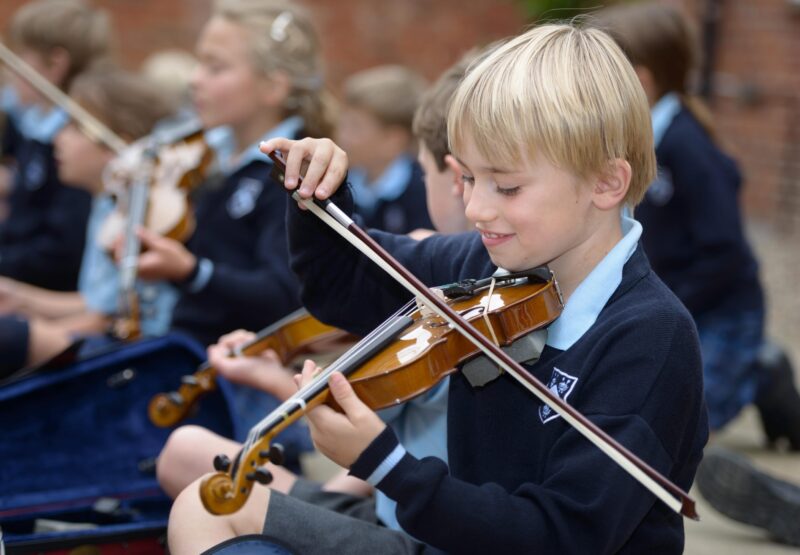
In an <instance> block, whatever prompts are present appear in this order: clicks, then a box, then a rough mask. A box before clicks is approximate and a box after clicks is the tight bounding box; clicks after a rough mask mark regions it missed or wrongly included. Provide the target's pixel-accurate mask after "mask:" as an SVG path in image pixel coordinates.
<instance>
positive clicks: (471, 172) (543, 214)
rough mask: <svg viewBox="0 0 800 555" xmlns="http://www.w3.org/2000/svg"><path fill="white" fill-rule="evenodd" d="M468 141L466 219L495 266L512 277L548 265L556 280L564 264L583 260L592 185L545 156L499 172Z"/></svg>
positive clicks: (591, 222) (590, 227)
mask: <svg viewBox="0 0 800 555" xmlns="http://www.w3.org/2000/svg"><path fill="white" fill-rule="evenodd" d="M466 139H467V140H466V141H465V144H464V146H465V148H464V150H463V152H460V153H458V156H457V158H458V160H459V161H460V162H461V165H462V167H463V172H464V174H463V178H462V180H463V182H464V203H465V205H466V210H465V214H466V216H467V219H468V220H469V221H470V222H472V223H473V224H474V225H475V227H476V228H477V229H478V231H479V232H480V233H481V238H482V240H483V244H484V246H485V247H486V249H487V250H488V251H489V255H490V256H491V258H492V261H493V262H494V263H495V264H496V265H497V266H499V267H501V268H505V269H507V270H510V271H520V270H525V269H529V268H533V267H536V266H540V265H543V264H550V265H551V267H552V268H553V270H554V271H556V273H557V275H558V271H557V267H558V266H559V265H561V263H562V262H564V261H565V259H573V262H574V259H575V258H576V257H577V258H578V259H580V257H581V253H584V254H585V252H586V251H585V249H586V248H588V247H589V246H590V245H591V244H592V235H593V233H594V226H596V225H597V218H596V217H595V211H594V210H593V202H592V201H593V195H592V187H591V186H590V184H589V183H586V182H584V181H583V180H580V179H579V178H578V177H576V176H575V175H574V174H572V173H570V172H567V171H564V170H561V169H559V168H557V167H556V166H554V165H553V164H551V163H550V162H549V161H547V160H546V159H545V158H544V157H543V156H541V155H537V156H536V158H534V159H528V158H527V157H525V156H523V159H522V161H521V162H520V164H519V165H518V166H517V167H497V164H495V163H494V162H493V161H492V160H489V159H486V158H484V157H483V156H482V155H481V154H480V152H479V151H478V149H477V147H476V146H475V144H474V142H473V140H472V138H471V137H469V136H468V137H466ZM573 265H574V264H567V265H566V266H565V267H567V268H572V267H573Z"/></svg>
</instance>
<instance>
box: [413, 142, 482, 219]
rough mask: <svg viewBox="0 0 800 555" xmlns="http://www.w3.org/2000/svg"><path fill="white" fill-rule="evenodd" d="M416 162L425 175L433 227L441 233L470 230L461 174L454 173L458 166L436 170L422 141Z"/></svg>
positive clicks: (429, 212) (434, 163)
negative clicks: (465, 210)
mask: <svg viewBox="0 0 800 555" xmlns="http://www.w3.org/2000/svg"><path fill="white" fill-rule="evenodd" d="M448 157H450V156H449V155H448ZM450 158H452V157H450ZM417 161H418V162H419V165H420V166H421V167H422V171H423V173H424V174H425V195H426V199H427V203H428V214H429V215H430V217H431V221H432V222H433V226H434V227H435V228H436V230H437V231H439V232H440V233H460V232H462V231H467V230H468V229H471V226H470V225H469V222H467V220H466V218H465V217H464V199H463V190H464V188H463V185H462V184H461V175H460V173H456V171H457V170H458V168H457V166H456V168H452V167H450V166H449V165H448V166H446V167H445V169H444V171H441V170H439V166H437V165H436V161H435V160H434V158H433V154H431V151H430V150H428V147H427V146H425V143H423V142H422V141H420V144H419V153H418V154H417ZM454 169H455V170H456V171H454Z"/></svg>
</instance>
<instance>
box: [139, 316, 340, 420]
mask: <svg viewBox="0 0 800 555" xmlns="http://www.w3.org/2000/svg"><path fill="white" fill-rule="evenodd" d="M352 340H354V338H353V336H352V335H350V334H349V333H347V332H346V331H343V330H340V329H337V328H334V327H331V326H327V325H325V324H323V323H322V322H320V321H319V320H317V319H316V318H314V317H313V316H311V315H310V314H309V313H308V312H306V311H305V310H304V309H300V310H298V311H296V312H293V313H292V314H289V315H288V316H286V317H284V318H282V319H281V320H279V321H277V322H275V323H274V324H272V325H270V326H267V327H266V328H264V329H263V330H261V331H260V332H259V333H258V334H257V335H256V337H255V338H254V339H253V340H252V341H249V342H248V343H245V344H244V345H242V346H241V347H240V348H238V349H237V350H236V351H235V352H232V353H231V356H240V355H245V356H252V355H257V354H259V353H262V352H264V351H266V350H267V349H272V350H273V351H275V353H276V354H277V355H278V359H279V360H280V361H281V364H284V365H286V364H288V363H289V362H291V361H292V360H294V359H295V358H296V357H298V356H300V355H302V354H306V353H309V352H313V351H314V348H315V346H317V345H320V344H321V343H326V344H327V343H341V342H350V341H352ZM216 376H217V370H216V369H215V368H214V367H213V366H211V364H209V363H208V362H206V363H204V364H203V365H201V366H200V367H199V368H198V369H197V371H196V372H195V373H194V374H192V375H191V376H184V377H183V378H182V380H181V385H180V387H179V388H178V391H173V392H171V393H159V394H158V395H155V396H153V398H152V399H151V400H150V404H149V406H148V415H149V416H150V421H151V422H152V423H153V424H155V425H156V426H159V427H162V428H166V427H169V426H174V425H176V424H177V423H179V422H180V421H181V420H183V419H184V418H186V416H187V415H188V414H189V412H190V411H191V410H192V408H193V407H194V406H195V405H196V404H197V402H198V401H199V400H200V398H201V397H203V396H204V395H206V394H208V393H210V392H212V391H214V390H215V389H216V388H217V382H216Z"/></svg>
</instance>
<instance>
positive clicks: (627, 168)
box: [593, 158, 631, 210]
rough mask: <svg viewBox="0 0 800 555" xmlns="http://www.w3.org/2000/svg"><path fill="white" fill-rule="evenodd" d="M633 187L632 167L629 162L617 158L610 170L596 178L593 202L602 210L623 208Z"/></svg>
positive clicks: (609, 167) (611, 164) (612, 161)
mask: <svg viewBox="0 0 800 555" xmlns="http://www.w3.org/2000/svg"><path fill="white" fill-rule="evenodd" d="M630 185H631V165H630V164H629V163H628V161H627V160H623V159H621V158H615V159H614V160H611V162H610V163H609V165H608V169H607V170H606V171H605V172H603V173H601V174H599V175H598V176H597V177H596V178H595V182H594V185H593V187H594V190H593V196H594V198H593V200H594V205H595V206H597V207H598V208H599V209H601V210H610V209H612V208H615V207H617V206H622V204H623V202H624V201H625V195H627V194H628V189H629V188H630Z"/></svg>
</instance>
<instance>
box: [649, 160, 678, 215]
mask: <svg viewBox="0 0 800 555" xmlns="http://www.w3.org/2000/svg"><path fill="white" fill-rule="evenodd" d="M674 193H675V185H673V184H672V174H671V173H670V172H669V170H668V169H666V168H658V175H656V179H655V181H653V182H652V183H651V184H650V186H649V187H648V188H647V200H649V201H650V202H652V203H653V204H654V205H656V206H664V205H665V204H667V203H668V202H669V201H670V199H672V195H673V194H674Z"/></svg>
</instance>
